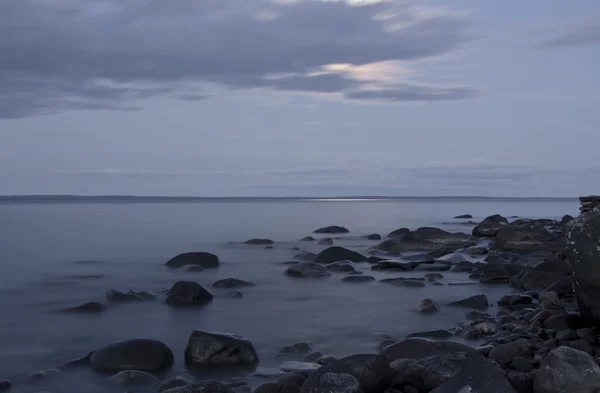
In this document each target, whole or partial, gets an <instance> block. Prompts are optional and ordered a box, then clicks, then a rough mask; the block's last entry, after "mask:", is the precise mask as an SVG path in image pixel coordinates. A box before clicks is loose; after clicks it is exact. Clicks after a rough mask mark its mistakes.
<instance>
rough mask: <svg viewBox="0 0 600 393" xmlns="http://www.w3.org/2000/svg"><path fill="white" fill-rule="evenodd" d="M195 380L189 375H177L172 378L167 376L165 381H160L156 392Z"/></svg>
mask: <svg viewBox="0 0 600 393" xmlns="http://www.w3.org/2000/svg"><path fill="white" fill-rule="evenodd" d="M194 382H195V378H193V377H191V376H189V375H179V376H176V377H173V378H169V379H167V380H166V381H163V382H161V384H160V385H159V386H158V392H159V393H162V392H164V391H165V390H169V389H173V388H178V387H181V386H185V385H191V384H193V383H194Z"/></svg>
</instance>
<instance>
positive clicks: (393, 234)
mask: <svg viewBox="0 0 600 393" xmlns="http://www.w3.org/2000/svg"><path fill="white" fill-rule="evenodd" d="M407 233H410V229H408V228H400V229H396V230H395V231H392V232H390V233H388V235H387V236H386V237H396V236H402V235H404V234H407Z"/></svg>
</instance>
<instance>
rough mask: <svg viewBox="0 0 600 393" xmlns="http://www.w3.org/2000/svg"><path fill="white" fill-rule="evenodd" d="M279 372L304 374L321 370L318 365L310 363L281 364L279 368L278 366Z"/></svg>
mask: <svg viewBox="0 0 600 393" xmlns="http://www.w3.org/2000/svg"><path fill="white" fill-rule="evenodd" d="M279 368H280V369H281V371H285V372H306V371H309V372H310V371H314V370H318V369H319V368H321V365H320V364H318V363H310V362H283V363H282V364H281V366H279Z"/></svg>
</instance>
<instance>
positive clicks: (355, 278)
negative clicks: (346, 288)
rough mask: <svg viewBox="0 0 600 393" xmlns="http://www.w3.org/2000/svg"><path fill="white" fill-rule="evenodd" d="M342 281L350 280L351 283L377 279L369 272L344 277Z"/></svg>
mask: <svg viewBox="0 0 600 393" xmlns="http://www.w3.org/2000/svg"><path fill="white" fill-rule="evenodd" d="M341 281H342V282H350V283H364V282H371V281H375V277H373V276H369V275H367V274H359V275H352V276H346V277H342V280H341Z"/></svg>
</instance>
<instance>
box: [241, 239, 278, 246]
mask: <svg viewBox="0 0 600 393" xmlns="http://www.w3.org/2000/svg"><path fill="white" fill-rule="evenodd" d="M244 244H250V245H255V246H265V245H271V244H275V242H274V241H273V240H271V239H250V240H246V241H245V242H244Z"/></svg>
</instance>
